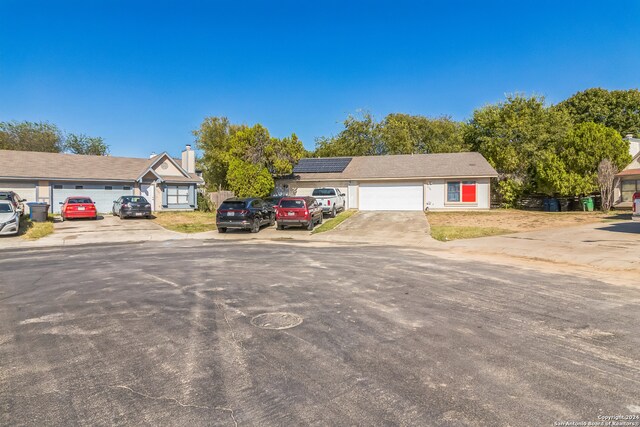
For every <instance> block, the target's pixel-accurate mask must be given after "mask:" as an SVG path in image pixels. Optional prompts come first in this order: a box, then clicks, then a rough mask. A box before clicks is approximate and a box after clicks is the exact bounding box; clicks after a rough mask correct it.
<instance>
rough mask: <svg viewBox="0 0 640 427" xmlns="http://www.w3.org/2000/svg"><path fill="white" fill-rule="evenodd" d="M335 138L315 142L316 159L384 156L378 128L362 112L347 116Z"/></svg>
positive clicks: (384, 151) (368, 114) (383, 147)
mask: <svg viewBox="0 0 640 427" xmlns="http://www.w3.org/2000/svg"><path fill="white" fill-rule="evenodd" d="M343 125H344V129H343V130H342V131H340V133H339V134H338V135H337V136H333V137H329V138H326V137H322V138H318V139H317V140H316V151H315V156H316V157H343V156H375V155H380V154H386V147H385V146H384V143H383V141H382V139H381V137H380V126H379V125H378V123H377V122H376V121H375V119H374V118H373V116H372V115H371V114H370V113H368V112H363V113H361V114H360V115H359V117H358V116H353V115H349V116H348V117H347V118H346V120H345V121H344V122H343Z"/></svg>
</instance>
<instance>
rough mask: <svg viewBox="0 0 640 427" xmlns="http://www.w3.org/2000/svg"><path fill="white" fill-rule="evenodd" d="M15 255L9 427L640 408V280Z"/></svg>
mask: <svg viewBox="0 0 640 427" xmlns="http://www.w3.org/2000/svg"><path fill="white" fill-rule="evenodd" d="M99 250H100V253H101V256H100V257H96V256H94V255H93V254H92V253H88V252H87V251H86V250H85V249H82V248H75V247H68V248H64V249H62V248H61V249H40V250H28V251H19V252H6V251H5V252H2V253H0V269H2V270H3V271H7V272H11V274H5V275H0V425H43V424H46V425H51V426H67V425H194V426H200V425H228V426H236V425H240V426H245V425H309V424H315V425H372V426H374V425H438V426H459V425H471V426H494V425H545V426H549V425H554V422H563V421H566V422H572V421H573V422H596V421H598V417H599V416H615V415H618V414H623V415H633V414H635V415H638V414H640V382H639V380H638V379H639V378H640V337H639V335H638V333H637V330H638V324H639V323H640V308H639V307H640V304H639V303H640V289H638V288H637V287H635V288H633V287H616V286H610V285H606V284H603V283H601V282H597V281H593V280H588V279H576V278H575V277H572V276H569V275H557V274H556V275H551V274H543V273H540V272H536V271H532V270H521V269H518V268H510V269H504V268H497V267H494V266H492V265H491V264H487V263H477V262H460V261H452V260H443V259H440V258H436V257H433V256H426V255H422V254H420V253H417V252H413V251H408V250H401V249H399V248H394V247H388V246H384V247H375V246H372V245H369V246H343V245H339V246H334V247H313V246H311V245H287V244H268V243H264V242H263V243H261V244H254V243H251V242H200V241H167V242H162V243H160V244H158V243H155V242H154V243H149V242H147V243H139V244H120V245H117V246H102V247H100V248H99Z"/></svg>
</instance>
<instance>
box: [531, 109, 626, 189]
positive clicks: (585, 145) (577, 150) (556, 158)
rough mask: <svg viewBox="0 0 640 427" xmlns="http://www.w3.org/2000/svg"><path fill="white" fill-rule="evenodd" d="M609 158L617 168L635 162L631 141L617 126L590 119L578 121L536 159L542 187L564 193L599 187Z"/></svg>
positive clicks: (536, 177) (538, 182)
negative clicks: (602, 167) (601, 169)
mask: <svg viewBox="0 0 640 427" xmlns="http://www.w3.org/2000/svg"><path fill="white" fill-rule="evenodd" d="M605 159H608V160H609V161H610V162H611V164H612V166H613V167H615V168H616V169H617V170H620V169H622V168H624V167H625V166H626V165H627V164H629V162H631V156H630V155H629V142H628V141H626V140H624V139H622V136H620V133H618V132H617V131H616V130H615V129H613V128H609V127H606V126H604V125H602V124H598V123H592V122H586V123H580V124H578V125H576V126H575V127H574V128H573V129H572V130H571V132H570V133H569V134H568V135H567V138H566V139H565V140H564V141H561V142H560V143H559V144H557V145H556V146H555V147H552V148H551V149H550V150H548V151H547V152H546V153H545V154H544V156H542V157H540V158H539V159H538V161H537V163H536V176H535V179H536V182H537V188H538V190H539V191H541V192H544V193H547V194H558V195H561V196H571V195H584V194H590V193H592V192H595V191H597V190H598V166H599V165H600V163H601V162H602V161H603V160H605Z"/></svg>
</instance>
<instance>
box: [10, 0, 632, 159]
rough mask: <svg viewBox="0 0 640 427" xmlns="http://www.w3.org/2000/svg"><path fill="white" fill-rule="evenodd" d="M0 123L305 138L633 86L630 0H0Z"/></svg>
mask: <svg viewBox="0 0 640 427" xmlns="http://www.w3.org/2000/svg"><path fill="white" fill-rule="evenodd" d="M0 6H1V7H0V121H6V120H30V121H49V122H51V123H55V124H57V125H58V126H59V127H61V128H62V129H64V130H66V131H69V132H78V133H86V134H88V135H91V136H102V137H103V138H105V140H106V142H107V143H108V144H109V145H110V146H111V152H112V154H113V155H122V156H147V155H148V154H149V153H150V152H152V151H157V152H159V151H168V152H170V153H172V154H178V153H179V152H180V150H181V149H182V148H183V147H184V145H185V144H187V143H191V142H192V141H193V136H192V134H191V132H192V131H193V130H194V129H196V128H197V127H198V126H199V124H200V123H201V122H202V119H203V118H204V117H206V116H227V117H229V119H230V120H231V121H232V122H235V123H247V124H253V123H262V124H263V125H265V126H267V127H268V129H269V130H270V132H271V133H272V135H274V136H279V137H283V136H286V135H288V134H290V133H292V132H295V133H296V134H297V135H298V136H299V137H300V138H301V139H302V140H303V141H304V143H305V146H306V147H307V148H309V149H311V148H313V146H314V139H315V138H316V137H319V136H328V135H331V134H335V133H337V132H338V131H339V130H340V127H341V126H340V122H341V121H342V120H344V118H345V117H346V116H347V115H348V114H350V113H355V112H356V111H358V110H361V109H364V110H368V111H371V112H372V113H373V114H374V115H375V116H376V117H378V118H381V117H384V115H386V114H388V113H390V112H405V113H410V114H423V115H428V116H440V115H450V116H452V117H454V118H455V119H460V120H462V119H466V118H468V117H469V116H470V115H471V113H472V111H473V110H474V109H475V108H477V107H480V106H482V105H484V104H487V103H493V102H497V101H500V100H501V99H502V98H503V96H504V94H505V93H511V92H524V93H527V94H543V95H545V96H546V97H547V100H548V101H549V102H551V103H555V102H558V101H560V100H562V99H564V98H566V97H568V96H570V95H571V94H573V93H575V92H577V91H579V90H583V89H585V88H588V87H594V86H599V87H604V88H607V89H625V88H637V87H638V86H640V30H639V28H638V25H637V23H638V22H639V18H640V2H637V1H616V2H605V1H601V2H595V1H557V0H556V1H543V0H538V1H530V2H516V1H482V2H480V1H476V2H471V1H444V0H442V1H437V2H428V1H421V2H419V1H415V2H409V1H403V0H395V1H393V2H378V1H355V0H354V1H344V0H343V1H338V0H336V1H322V0H318V1H313V2H311V1H309V2H305V1H300V0H296V1H277V0H271V1H265V0H263V1H256V2H253V1H238V0H236V1H226V2H214V1H209V2H205V1H201V2H194V1H188V0H182V1H179V2H177V1H176V2H170V1H160V0H157V1H149V2H147V1H107V0H91V1H86V0H83V1H73V2H72V1H63V0H60V1H55V2H53V1H42V2H35V1H29V0H0Z"/></svg>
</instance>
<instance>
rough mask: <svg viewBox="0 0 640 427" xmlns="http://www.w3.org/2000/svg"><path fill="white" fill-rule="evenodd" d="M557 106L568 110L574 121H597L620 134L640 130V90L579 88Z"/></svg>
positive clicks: (635, 132) (639, 131)
mask: <svg viewBox="0 0 640 427" xmlns="http://www.w3.org/2000/svg"><path fill="white" fill-rule="evenodd" d="M555 108H558V109H564V110H566V111H567V112H568V113H569V115H570V116H571V118H572V119H573V121H574V122H575V123H587V122H594V123H599V124H602V125H605V126H608V127H610V128H613V129H615V130H616V131H618V133H620V134H621V135H623V136H624V135H626V134H628V133H632V134H635V135H638V134H639V133H640V91H638V89H628V90H612V91H608V90H606V89H602V88H591V89H587V90H584V91H582V92H578V93H576V94H574V95H573V96H571V97H570V98H568V99H566V100H564V101H562V102H561V103H559V104H558V105H557V106H556V107H555Z"/></svg>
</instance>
